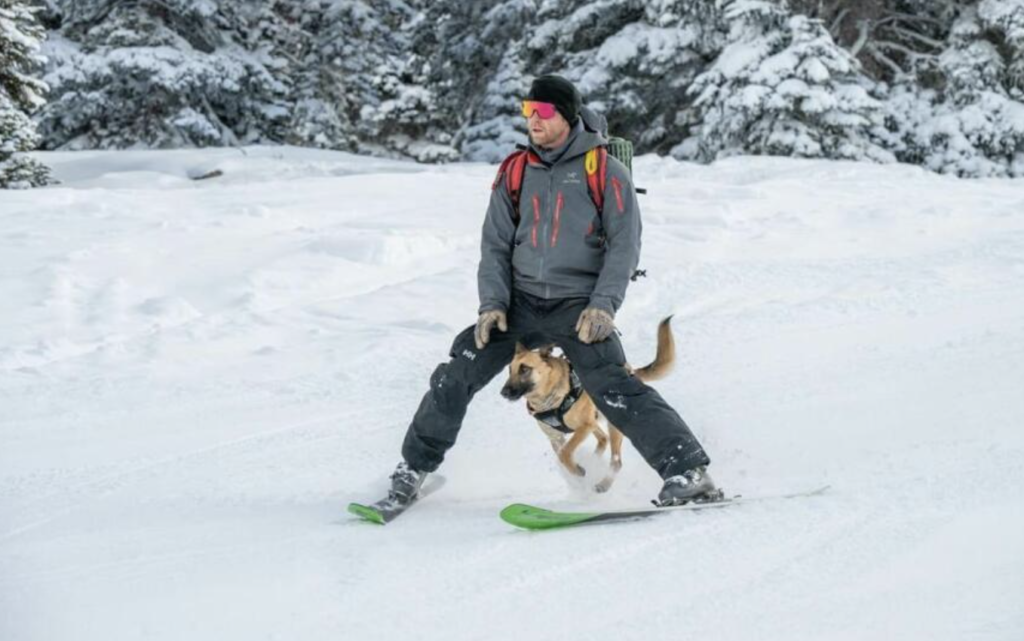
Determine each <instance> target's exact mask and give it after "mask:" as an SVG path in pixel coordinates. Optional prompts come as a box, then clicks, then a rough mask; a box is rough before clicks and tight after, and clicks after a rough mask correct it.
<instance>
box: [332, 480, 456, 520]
mask: <svg viewBox="0 0 1024 641" xmlns="http://www.w3.org/2000/svg"><path fill="white" fill-rule="evenodd" d="M444 482H445V477H443V476H441V475H439V474H433V475H431V476H430V478H428V479H427V482H426V484H425V485H424V486H423V488H422V489H420V493H419V494H417V495H416V496H415V497H413V499H412V500H411V501H399V500H396V499H395V498H393V497H391V496H390V495H389V496H388V497H387V498H384V499H381V500H379V501H377V502H375V503H371V504H370V505H363V504H362V503H349V504H348V512H349V514H354V515H355V516H358V517H359V518H361V519H363V520H364V521H369V522H370V523H376V524H377V525H387V524H388V523H390V522H391V521H393V520H395V519H396V518H398V517H399V516H401V515H402V513H403V512H405V511H406V510H408V509H409V508H410V507H412V506H413V505H414V504H415V503H416V502H417V501H419V500H420V499H422V498H423V497H425V496H427V495H428V494H433V493H434V492H436V491H438V490H439V489H441V486H443V485H444Z"/></svg>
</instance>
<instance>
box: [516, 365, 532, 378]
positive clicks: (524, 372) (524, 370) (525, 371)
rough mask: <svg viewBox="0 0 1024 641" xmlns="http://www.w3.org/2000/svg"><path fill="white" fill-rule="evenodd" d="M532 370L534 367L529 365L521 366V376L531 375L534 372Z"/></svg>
mask: <svg viewBox="0 0 1024 641" xmlns="http://www.w3.org/2000/svg"><path fill="white" fill-rule="evenodd" d="M532 371H533V368H532V367H530V366H529V365H521V366H520V367H519V375H520V376H529V375H530V372H532Z"/></svg>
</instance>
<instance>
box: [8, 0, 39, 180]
mask: <svg viewBox="0 0 1024 641" xmlns="http://www.w3.org/2000/svg"><path fill="white" fill-rule="evenodd" d="M43 36H44V31H43V28H42V26H41V25H40V24H39V22H38V21H37V19H36V16H35V9H32V8H30V7H28V6H26V5H25V3H23V2H17V1H16V0H0V187H2V188H27V187H39V186H42V185H46V184H48V183H49V182H50V177H49V176H50V170H49V169H48V168H47V167H46V166H45V165H43V164H42V163H40V162H38V161H36V160H33V159H32V158H28V157H26V156H16V155H15V154H16V153H18V152H25V151H31V150H33V149H35V148H36V147H37V146H38V144H39V135H38V133H37V132H36V127H35V123H33V121H32V119H31V114H32V113H33V112H35V111H36V110H38V109H39V108H40V107H41V106H42V105H43V104H45V100H44V98H43V94H44V92H46V90H47V87H46V84H45V83H43V82H42V81H40V80H39V79H38V78H35V77H34V75H33V74H34V73H35V72H36V70H37V69H38V68H39V66H40V65H41V63H42V62H43V61H42V59H41V58H40V56H39V54H38V51H39V48H40V40H41V39H42V38H43Z"/></svg>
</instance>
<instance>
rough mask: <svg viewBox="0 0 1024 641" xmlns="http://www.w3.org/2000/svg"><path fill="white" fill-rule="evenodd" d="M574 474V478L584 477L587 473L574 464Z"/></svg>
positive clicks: (581, 467)
mask: <svg viewBox="0 0 1024 641" xmlns="http://www.w3.org/2000/svg"><path fill="white" fill-rule="evenodd" d="M575 473H576V476H586V475H587V471H586V470H585V469H583V466H582V465H580V464H578V463H577V464H576V470H575Z"/></svg>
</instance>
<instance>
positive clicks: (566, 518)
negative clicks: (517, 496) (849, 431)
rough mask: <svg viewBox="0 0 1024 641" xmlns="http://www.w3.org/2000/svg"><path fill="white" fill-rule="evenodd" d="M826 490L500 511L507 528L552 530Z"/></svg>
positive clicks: (516, 506) (521, 506) (520, 506)
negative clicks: (627, 506)
mask: <svg viewBox="0 0 1024 641" xmlns="http://www.w3.org/2000/svg"><path fill="white" fill-rule="evenodd" d="M829 487H830V486H828V485H825V486H822V487H819V488H816V489H813V490H809V491H806V492H794V493H792V494H774V495H766V496H752V497H743V496H740V495H736V496H732V497H726V498H723V499H720V500H718V501H711V502H707V503H687V504H685V505H677V506H671V507H645V508H639V509H633V510H607V511H602V512H582V511H579V512H578V511H568V512H559V511H554V510H547V509H544V508H542V507H536V506H534V505H524V504H521V503H516V504H513V505H509V506H508V507H506V508H505V509H504V510H502V511H501V519H502V520H503V521H505V522H506V523H508V524H510V525H514V526H516V527H518V528H523V529H525V530H551V529H556V528H565V527H572V526H576V525H588V524H592V523H608V522H610V521H627V520H635V519H643V518H647V517H651V516H655V515H658V514H665V513H667V512H696V511H698V510H712V509H718V508H723V507H727V506H730V505H736V504H738V503H753V502H759V501H771V500H779V499H795V498H803V497H809V496H818V495H820V494H824V493H825V492H826V491H827V490H828V489H829Z"/></svg>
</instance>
